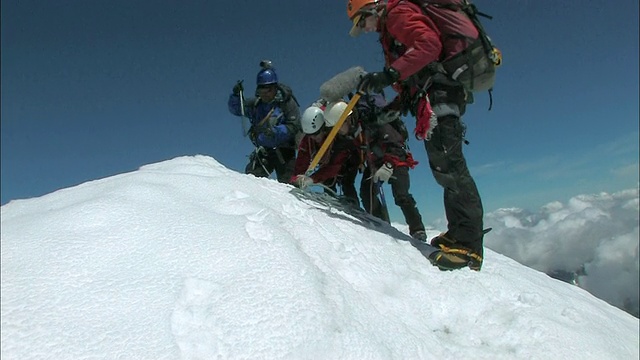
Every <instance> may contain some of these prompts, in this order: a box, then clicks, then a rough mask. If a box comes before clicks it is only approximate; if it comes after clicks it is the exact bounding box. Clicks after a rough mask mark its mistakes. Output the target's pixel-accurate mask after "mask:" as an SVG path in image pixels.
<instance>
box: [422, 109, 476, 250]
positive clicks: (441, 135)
mask: <svg viewBox="0 0 640 360" xmlns="http://www.w3.org/2000/svg"><path fill="white" fill-rule="evenodd" d="M464 132H465V128H464V124H463V123H462V121H461V120H460V117H459V116H456V115H446V116H443V117H438V125H437V126H436V127H435V129H434V131H433V134H432V135H431V139H430V140H429V141H425V142H424V144H425V148H426V150H427V155H428V157H429V166H430V167H431V172H432V173H433V177H434V178H435V179H436V181H437V182H438V184H440V186H442V187H443V188H444V209H445V214H446V216H447V222H448V225H447V227H448V235H449V237H450V238H453V239H454V240H455V241H456V243H457V244H460V245H461V246H463V247H466V248H468V249H470V250H472V251H474V252H475V253H477V254H478V255H480V256H482V254H483V251H482V242H483V232H482V227H483V224H482V217H483V209H482V201H481V199H480V194H479V193H478V188H477V187H476V183H475V181H474V180H473V178H472V177H471V174H470V173H469V169H468V168H467V163H466V160H465V158H464V155H463V154H462V144H463V141H464Z"/></svg>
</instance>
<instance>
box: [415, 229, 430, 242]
mask: <svg viewBox="0 0 640 360" xmlns="http://www.w3.org/2000/svg"><path fill="white" fill-rule="evenodd" d="M411 237H412V238H414V239H416V240H418V241H422V242H425V243H426V242H427V233H426V232H425V231H424V230H418V231H416V232H414V233H413V234H411Z"/></svg>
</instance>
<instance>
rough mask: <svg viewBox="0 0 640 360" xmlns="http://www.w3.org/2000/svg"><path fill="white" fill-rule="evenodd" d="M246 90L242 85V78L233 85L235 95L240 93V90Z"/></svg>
mask: <svg viewBox="0 0 640 360" xmlns="http://www.w3.org/2000/svg"><path fill="white" fill-rule="evenodd" d="M241 91H244V88H243V87H242V80H238V83H236V85H235V86H234V87H233V95H240V92H241Z"/></svg>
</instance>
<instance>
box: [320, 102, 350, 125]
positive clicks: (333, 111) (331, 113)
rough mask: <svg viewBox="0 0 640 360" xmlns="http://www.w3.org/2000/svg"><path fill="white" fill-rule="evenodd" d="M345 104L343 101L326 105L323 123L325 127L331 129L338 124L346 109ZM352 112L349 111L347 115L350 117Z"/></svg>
mask: <svg viewBox="0 0 640 360" xmlns="http://www.w3.org/2000/svg"><path fill="white" fill-rule="evenodd" d="M347 106H348V105H347V103H346V102H344V101H337V102H332V103H329V105H327V108H326V109H324V121H325V122H326V123H327V126H329V127H331V126H334V125H335V124H337V123H338V120H340V117H341V116H342V113H344V111H345V110H346V109H347ZM352 113H353V111H349V115H351V114H352Z"/></svg>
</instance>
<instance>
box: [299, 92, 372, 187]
mask: <svg viewBox="0 0 640 360" xmlns="http://www.w3.org/2000/svg"><path fill="white" fill-rule="evenodd" d="M362 94H363V92H362V91H360V90H358V92H357V93H356V94H355V95H353V98H351V101H349V104H347V108H346V109H344V112H343V113H342V115H341V116H340V119H338V122H337V123H336V124H335V125H334V126H333V128H331V131H330V132H329V135H327V138H326V139H325V140H324V142H323V143H322V146H321V147H320V150H318V152H317V153H316V156H314V157H313V160H312V161H311V164H309V167H308V168H307V171H306V172H305V175H306V176H311V175H312V174H313V173H314V171H315V170H316V166H318V163H319V162H320V159H322V157H323V156H324V153H325V152H327V149H328V148H329V145H331V143H332V142H333V139H334V138H335V137H336V135H337V134H338V131H339V130H340V128H341V127H342V124H343V123H344V122H345V120H347V118H348V117H349V113H350V112H351V110H353V107H354V106H356V103H357V102H358V100H360V96H362Z"/></svg>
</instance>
